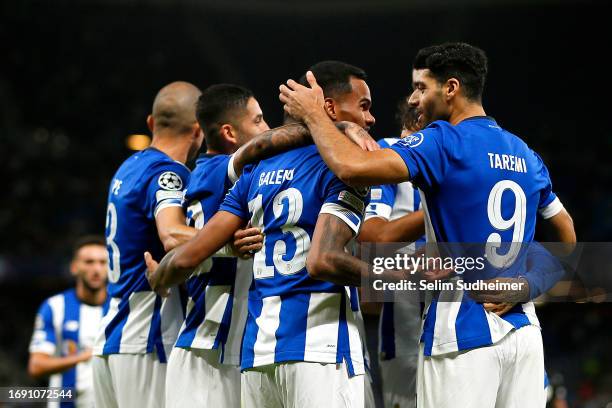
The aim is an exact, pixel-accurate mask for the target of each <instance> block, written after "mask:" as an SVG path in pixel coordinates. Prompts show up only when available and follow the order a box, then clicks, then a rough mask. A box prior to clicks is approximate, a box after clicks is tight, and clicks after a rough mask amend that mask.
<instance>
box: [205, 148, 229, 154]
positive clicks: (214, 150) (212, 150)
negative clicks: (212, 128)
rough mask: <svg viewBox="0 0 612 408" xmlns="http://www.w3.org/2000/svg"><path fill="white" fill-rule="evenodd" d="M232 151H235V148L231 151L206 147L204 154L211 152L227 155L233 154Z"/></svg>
mask: <svg viewBox="0 0 612 408" xmlns="http://www.w3.org/2000/svg"><path fill="white" fill-rule="evenodd" d="M234 153H236V151H235V150H233V151H232V150H226V151H223V150H222V149H206V154H211V155H212V154H227V155H229V154H234Z"/></svg>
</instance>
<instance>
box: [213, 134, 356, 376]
mask: <svg viewBox="0 0 612 408" xmlns="http://www.w3.org/2000/svg"><path fill="white" fill-rule="evenodd" d="M364 195H365V192H358V191H356V190H355V189H353V188H351V187H348V186H346V185H345V184H343V183H342V182H341V181H340V180H338V178H336V177H335V176H334V175H333V173H332V172H331V171H330V170H329V169H328V168H327V167H326V166H325V163H323V160H322V159H321V157H320V156H319V154H318V152H317V149H316V147H315V146H307V147H303V148H300V149H295V150H292V151H289V152H287V153H283V154H280V155H278V156H275V157H272V158H270V159H268V160H264V161H262V162H261V163H259V165H257V166H256V167H251V168H248V169H247V170H245V172H244V174H243V175H242V177H240V179H239V180H238V182H237V183H236V184H235V185H234V187H233V188H232V189H231V190H230V191H229V193H228V195H227V197H226V199H225V201H224V202H223V204H222V205H221V210H223V211H228V212H231V213H233V214H235V215H237V216H239V217H241V218H243V219H245V220H247V219H250V220H251V223H252V225H253V226H257V227H260V228H262V229H263V232H264V234H265V239H264V246H263V248H262V250H260V251H259V252H257V253H256V254H255V257H254V260H253V277H254V280H253V284H252V285H251V289H250V291H249V300H248V317H247V325H246V329H245V334H244V340H243V347H242V368H243V369H248V368H251V367H258V366H264V365H268V364H273V363H281V362H286V361H309V362H319V363H341V362H342V361H345V362H346V364H347V367H348V369H349V373H350V374H351V375H353V374H362V373H363V372H364V367H363V350H362V344H361V340H360V337H359V330H358V328H357V325H356V317H355V313H356V312H355V311H356V310H358V308H354V307H352V305H351V302H352V301H353V299H354V301H355V302H356V301H357V299H356V297H352V296H350V291H351V289H350V288H348V287H343V286H338V285H335V284H333V283H330V282H325V281H320V280H315V279H312V278H310V277H309V276H308V273H307V271H306V257H307V255H308V251H309V248H310V241H311V239H312V235H313V232H314V227H315V224H316V222H317V219H318V216H319V214H321V213H327V214H333V215H335V216H336V217H338V218H340V219H341V220H343V221H344V222H345V223H346V224H347V225H348V226H349V227H350V228H351V229H352V230H353V231H354V233H355V234H357V233H358V231H359V228H360V226H361V222H362V219H363V213H364V210H365V203H364Z"/></svg>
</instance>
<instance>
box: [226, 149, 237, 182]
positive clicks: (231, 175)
mask: <svg viewBox="0 0 612 408" xmlns="http://www.w3.org/2000/svg"><path fill="white" fill-rule="evenodd" d="M235 157H236V154H232V155H231V156H230V157H229V161H228V163H227V179H228V180H229V182H230V186H231V185H233V184H234V183H235V182H236V181H238V174H236V170H235V169H234V158H235Z"/></svg>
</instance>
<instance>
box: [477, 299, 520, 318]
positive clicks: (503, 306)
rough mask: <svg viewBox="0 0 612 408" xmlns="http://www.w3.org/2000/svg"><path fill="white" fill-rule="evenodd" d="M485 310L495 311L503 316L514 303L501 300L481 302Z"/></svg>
mask: <svg viewBox="0 0 612 408" xmlns="http://www.w3.org/2000/svg"><path fill="white" fill-rule="evenodd" d="M482 305H483V306H484V308H485V310H486V311H487V312H491V313H495V314H496V315H498V316H503V315H505V314H506V313H508V312H509V311H510V309H512V308H513V307H514V306H515V305H516V303H512V302H501V303H483V304H482Z"/></svg>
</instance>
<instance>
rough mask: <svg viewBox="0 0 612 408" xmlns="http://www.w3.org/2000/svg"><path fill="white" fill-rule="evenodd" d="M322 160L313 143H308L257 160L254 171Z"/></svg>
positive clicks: (302, 164)
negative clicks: (259, 160)
mask: <svg viewBox="0 0 612 408" xmlns="http://www.w3.org/2000/svg"><path fill="white" fill-rule="evenodd" d="M319 162H321V163H322V162H323V158H321V155H319V152H318V150H317V147H316V146H315V145H308V146H304V147H299V148H297V149H292V150H288V151H286V152H283V153H280V154H277V155H276V156H272V157H270V158H268V159H266V160H262V161H261V162H259V164H258V165H257V166H255V167H254V171H258V170H265V171H268V170H269V169H274V168H279V169H280V168H288V167H297V166H304V165H307V164H312V163H319Z"/></svg>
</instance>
